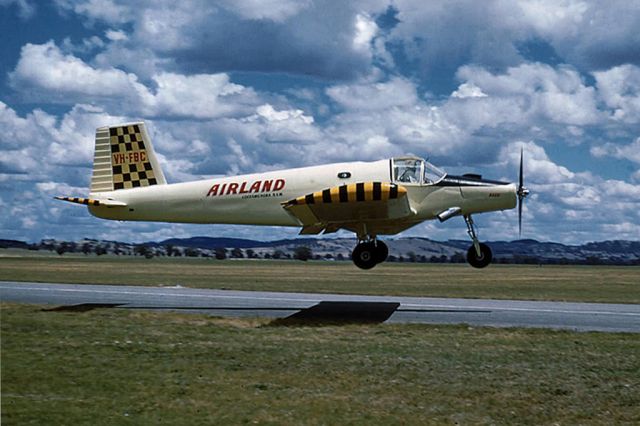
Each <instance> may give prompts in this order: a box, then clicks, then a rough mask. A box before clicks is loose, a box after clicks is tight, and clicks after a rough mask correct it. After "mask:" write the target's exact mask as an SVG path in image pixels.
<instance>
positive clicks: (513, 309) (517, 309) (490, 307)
mask: <svg viewBox="0 0 640 426" xmlns="http://www.w3.org/2000/svg"><path fill="white" fill-rule="evenodd" d="M492 300H497V299H492ZM505 301H510V300H505ZM518 302H523V300H518ZM531 302H537V301H531ZM539 303H566V302H539ZM568 303H582V302H568ZM585 303H586V302H585ZM402 306H420V307H430V308H456V307H457V308H462V306H458V305H412V304H406V305H405V304H403V305H402ZM464 308H465V309H493V310H496V311H516V312H547V313H548V312H552V313H558V314H589V315H625V316H632V317H640V313H635V312H613V311H571V310H562V309H538V308H501V307H495V306H466V305H465V306H464Z"/></svg>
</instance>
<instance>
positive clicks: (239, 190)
mask: <svg viewBox="0 0 640 426" xmlns="http://www.w3.org/2000/svg"><path fill="white" fill-rule="evenodd" d="M115 155H118V154H115ZM115 155H114V158H115ZM284 186H285V180H284V179H275V180H273V179H272V180H257V181H254V182H253V183H250V182H249V181H243V182H229V183H222V184H220V183H214V184H212V185H211V188H209V191H208V192H207V197H215V196H221V195H232V194H249V193H258V192H275V191H280V190H282V189H283V188H284Z"/></svg>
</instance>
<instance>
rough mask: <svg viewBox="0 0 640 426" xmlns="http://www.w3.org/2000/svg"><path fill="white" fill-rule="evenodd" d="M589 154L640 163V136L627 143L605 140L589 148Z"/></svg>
mask: <svg viewBox="0 0 640 426" xmlns="http://www.w3.org/2000/svg"><path fill="white" fill-rule="evenodd" d="M591 155H593V156H595V157H599V158H602V157H613V158H618V159H622V160H629V161H632V162H634V163H636V164H638V165H640V138H637V139H636V140H635V141H633V142H631V143H630V144H628V145H621V144H613V143H610V142H607V143H605V144H604V145H599V146H594V147H592V148H591Z"/></svg>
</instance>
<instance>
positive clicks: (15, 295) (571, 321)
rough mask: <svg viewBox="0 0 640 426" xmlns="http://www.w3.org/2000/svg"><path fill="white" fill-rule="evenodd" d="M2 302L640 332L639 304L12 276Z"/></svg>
mask: <svg viewBox="0 0 640 426" xmlns="http://www.w3.org/2000/svg"><path fill="white" fill-rule="evenodd" d="M0 300H2V301H5V302H21V303H44V304H52V305H56V306H62V305H78V304H105V305H106V304H116V305H118V307H120V308H129V309H132V308H142V309H176V310H184V311H187V312H201V313H208V314H211V315H218V316H254V317H255V316H266V317H273V318H284V317H287V316H290V315H292V314H295V313H296V312H299V311H300V310H304V309H308V308H310V307H313V306H315V305H317V304H319V303H320V302H360V303H362V302H386V303H399V304H400V305H399V307H398V308H397V309H396V310H395V312H393V314H392V315H391V316H390V317H389V319H388V320H387V322H392V323H429V324H460V323H466V324H471V325H477V326H494V327H539V328H558V329H571V330H580V331H608V332H614V331H623V332H634V333H639V332H640V305H631V304H628V305H627V304H608V303H563V302H530V301H517V300H482V299H446V298H431V297H387V296H352V295H339V294H311V293H273V292H253V291H228V290H205V289H192V288H182V287H133V286H108V285H74V284H49V283H28V282H6V281H2V282H0Z"/></svg>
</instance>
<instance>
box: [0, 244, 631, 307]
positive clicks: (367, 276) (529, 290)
mask: <svg viewBox="0 0 640 426" xmlns="http://www.w3.org/2000/svg"><path fill="white" fill-rule="evenodd" d="M0 280H5V281H40V282H65V283H95V284H129V285H153V286H156V285H176V284H180V285H182V286H188V287H200V288H225V289H233V290H263V291H294V292H318V293H355V294H377V295H406V296H433V297H471V298H495V299H526V300H558V301H586V302H619V303H640V267H620V266H542V267H540V266H524V265H518V266H515V265H491V266H489V267H488V268H486V269H483V270H477V269H473V268H471V267H469V266H467V265H452V264H446V265H437V264H408V263H395V264H390V263H387V264H382V265H379V266H377V267H376V268H375V269H373V270H369V271H361V270H359V269H357V268H356V267H355V266H353V265H352V264H351V262H299V261H246V260H245V261H235V260H233V261H232V260H225V261H214V260H210V259H189V258H179V259H173V258H161V259H160V258H154V259H143V258H133V257H126V258H116V257H98V258H96V257H93V256H91V257H82V256H74V257H70V256H69V257H68V256H62V257H5V258H0Z"/></svg>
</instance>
